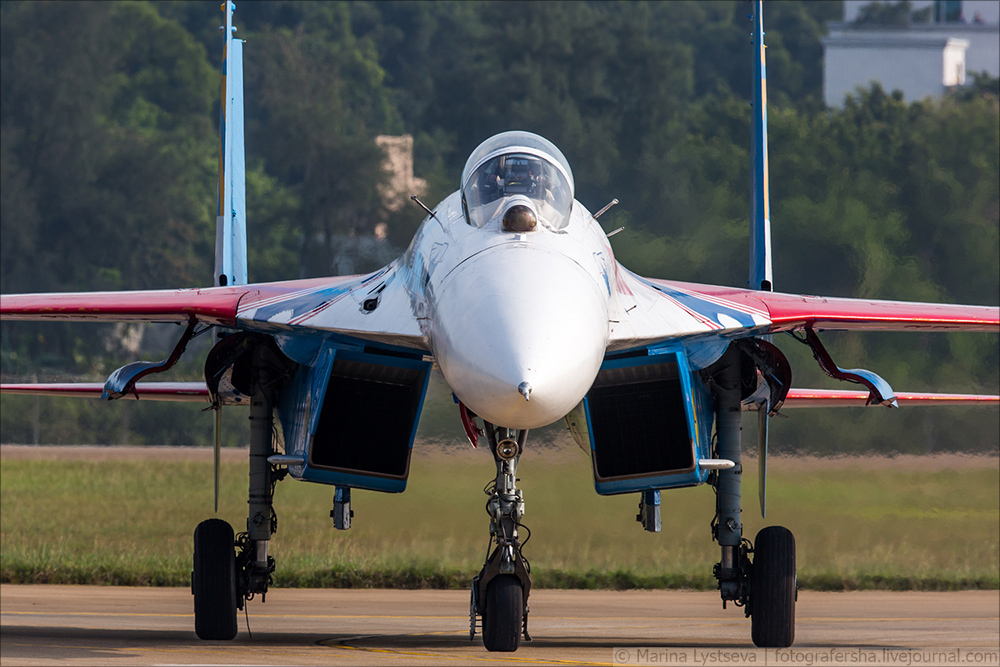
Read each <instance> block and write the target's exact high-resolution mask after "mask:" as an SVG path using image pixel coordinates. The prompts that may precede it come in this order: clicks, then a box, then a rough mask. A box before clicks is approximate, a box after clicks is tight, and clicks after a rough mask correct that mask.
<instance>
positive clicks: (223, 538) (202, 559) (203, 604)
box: [191, 519, 236, 640]
mask: <svg viewBox="0 0 1000 667" xmlns="http://www.w3.org/2000/svg"><path fill="white" fill-rule="evenodd" d="M233 541H234V536H233V528H232V526H230V525H229V524H228V523H227V522H225V521H223V520H221V519H208V520H207V521H202V522H201V523H200V524H198V527H197V528H195V531H194V572H192V573H191V592H192V593H194V631H195V633H196V634H197V635H198V638H199V639H224V640H229V639H232V638H233V637H235V636H236V553H235V550H234V544H233Z"/></svg>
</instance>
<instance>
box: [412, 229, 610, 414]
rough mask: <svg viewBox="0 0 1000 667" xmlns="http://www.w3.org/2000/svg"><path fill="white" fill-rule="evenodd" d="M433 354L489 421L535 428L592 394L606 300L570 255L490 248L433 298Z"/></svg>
mask: <svg viewBox="0 0 1000 667" xmlns="http://www.w3.org/2000/svg"><path fill="white" fill-rule="evenodd" d="M436 297H437V298H436V304H435V307H434V316H433V329H432V330H433V332H434V333H433V336H432V338H433V345H434V354H435V358H436V359H437V361H438V364H439V365H440V367H441V372H442V373H443V374H444V377H445V380H446V381H447V382H448V385H449V386H450V387H451V388H452V390H453V391H454V392H455V395H456V396H458V398H459V399H460V400H461V401H462V402H463V403H465V405H466V406H467V407H468V408H469V409H470V410H472V411H473V412H475V413H476V414H478V415H479V416H481V417H483V418H484V419H486V420H487V421H489V422H492V423H493V424H496V425H498V426H506V427H508V428H537V427H540V426H544V425H546V424H551V423H552V422H554V421H556V420H558V419H560V418H562V417H563V416H564V415H565V414H566V413H568V412H569V411H570V410H571V409H573V407H574V406H576V404H577V403H579V402H580V400H581V399H582V398H583V396H584V394H586V393H587V391H588V390H589V389H590V386H591V385H592V384H593V382H594V378H595V377H596V376H597V371H598V369H599V368H600V365H601V361H602V360H603V358H604V350H605V346H606V344H607V338H608V307H607V299H606V297H605V296H604V293H603V292H601V291H600V290H599V288H598V286H597V284H596V282H595V280H594V277H593V276H590V275H589V274H588V273H587V272H586V271H584V269H583V268H581V267H580V266H579V265H578V264H577V263H576V262H574V261H572V260H571V259H569V258H567V257H565V256H563V255H560V254H558V253H554V252H550V251H546V250H540V249H533V248H523V247H522V248H507V249H504V250H500V249H494V250H491V251H486V252H484V253H481V254H479V255H477V256H475V257H473V258H471V259H469V260H467V261H466V262H465V263H463V264H462V265H460V266H459V267H458V268H456V269H455V270H454V271H453V272H452V274H451V275H449V276H448V278H446V279H445V281H444V283H443V284H442V285H441V288H440V290H439V292H438V293H437V295H436Z"/></svg>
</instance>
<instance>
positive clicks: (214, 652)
mask: <svg viewBox="0 0 1000 667" xmlns="http://www.w3.org/2000/svg"><path fill="white" fill-rule="evenodd" d="M4 646H24V647H27V648H62V649H67V648H71V649H77V650H85V651H110V652H117V653H121V652H123V651H145V652H147V653H155V652H157V651H159V652H163V653H194V654H196V655H198V654H202V655H219V654H223V653H225V654H227V655H231V654H232V653H233V650H234V649H246V650H247V651H251V650H256V651H258V654H259V651H260V647H259V646H233V645H231V644H230V645H227V646H225V647H220V648H219V649H218V650H212V649H207V648H206V649H194V648H152V647H144V646H122V647H115V646H102V645H94V646H76V645H72V644H22V643H19V642H4ZM266 654H267V656H272V655H290V656H303V655H309V656H311V655H314V653H312V652H308V653H307V652H306V651H305V650H302V651H297V652H291V651H267V652H266Z"/></svg>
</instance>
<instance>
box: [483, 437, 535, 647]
mask: <svg viewBox="0 0 1000 667" xmlns="http://www.w3.org/2000/svg"><path fill="white" fill-rule="evenodd" d="M484 425H485V427H486V436H487V438H488V440H489V444H490V451H491V452H493V459H494V461H495V462H496V467H497V476H496V479H495V480H491V481H490V483H489V484H487V485H486V488H485V489H484V491H485V492H486V494H487V495H488V496H489V500H488V501H487V502H486V511H487V513H488V514H489V515H490V547H491V548H492V551H491V552H490V554H489V556H488V557H487V558H486V562H485V564H484V565H483V569H482V570H480V571H479V574H477V575H476V577H475V578H474V579H473V580H472V602H471V604H470V608H469V617H470V618H469V625H470V627H469V639H470V640H471V639H473V638H474V637H475V636H476V627H477V617H481V618H482V634H483V644H484V645H485V646H486V649H487V650H488V651H506V652H509V651H516V650H517V647H518V645H519V644H520V641H521V637H522V636H523V637H524V639H525V641H531V636H530V635H529V634H528V593H529V592H530V591H531V576H530V573H531V565H530V564H529V563H528V561H527V560H526V559H525V558H524V556H523V555H522V554H521V548H522V546H523V545H522V543H521V541H520V536H519V534H518V528H524V529H525V530H527V528H525V527H524V526H523V525H522V524H521V517H522V516H523V515H524V499H523V497H522V495H521V492H520V491H519V490H518V489H517V463H518V461H519V460H520V457H521V454H522V452H523V451H524V443H525V441H526V440H527V438H528V431H527V430H521V431H518V432H517V433H516V438H515V433H514V431H512V430H510V429H506V428H496V427H494V426H493V425H492V424H490V423H488V422H484ZM528 537H529V538H530V537H531V533H530V531H529V532H528ZM527 541H528V540H527V539H525V543H526V542H527ZM494 545H495V546H494Z"/></svg>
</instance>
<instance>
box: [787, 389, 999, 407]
mask: <svg viewBox="0 0 1000 667" xmlns="http://www.w3.org/2000/svg"><path fill="white" fill-rule="evenodd" d="M867 400H868V392H867V391H848V390H840V389H790V390H789V391H788V396H787V397H786V398H785V403H784V405H782V409H785V408H838V407H852V406H859V407H864V406H865V404H866V402H867ZM896 400H898V401H899V403H900V405H1000V396H993V395H989V394H936V393H928V392H897V393H896Z"/></svg>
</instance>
